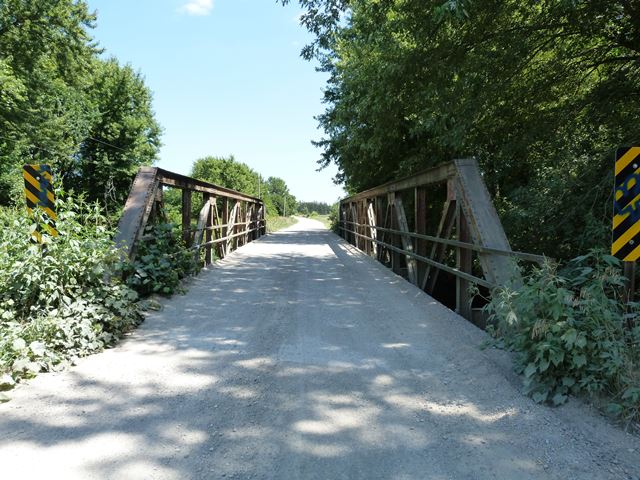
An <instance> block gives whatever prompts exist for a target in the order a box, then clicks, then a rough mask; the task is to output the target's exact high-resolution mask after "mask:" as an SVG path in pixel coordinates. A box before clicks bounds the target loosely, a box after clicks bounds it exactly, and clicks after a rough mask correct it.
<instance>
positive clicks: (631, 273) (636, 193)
mask: <svg viewBox="0 0 640 480" xmlns="http://www.w3.org/2000/svg"><path fill="white" fill-rule="evenodd" d="M614 185H615V186H614V196H613V228H612V233H611V255H614V256H615V257H617V258H619V259H620V260H622V261H623V262H624V276H625V278H626V285H625V290H624V301H625V302H626V303H629V302H632V301H633V296H634V293H635V276H636V260H638V258H639V257H640V147H639V146H633V147H624V148H619V149H618V150H616V162H615V181H614ZM627 322H628V326H629V327H631V326H632V319H631V318H627Z"/></svg>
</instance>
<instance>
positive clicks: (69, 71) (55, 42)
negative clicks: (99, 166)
mask: <svg viewBox="0 0 640 480" xmlns="http://www.w3.org/2000/svg"><path fill="white" fill-rule="evenodd" d="M94 21H95V15H93V14H91V13H89V12H88V10H87V6H86V4H85V3H84V2H74V1H71V0H42V1H38V2H32V1H28V0H4V1H3V2H0V77H1V80H2V82H0V99H2V101H3V103H2V107H3V108H1V109H0V165H1V166H0V203H5V204H6V203H8V202H9V201H10V196H11V190H12V188H11V185H12V184H15V183H16V182H17V179H18V178H19V168H20V165H21V164H22V163H50V164H53V165H54V166H55V165H57V163H58V162H59V161H60V160H63V159H67V158H69V157H70V156H71V155H73V154H74V153H76V151H77V146H78V144H79V143H80V141H81V140H82V138H83V131H84V130H86V128H87V125H88V121H89V118H88V117H89V116H90V115H88V114H87V113H86V109H85V108H84V104H85V95H84V92H85V91H86V89H87V87H88V85H89V79H90V66H91V64H92V60H93V58H94V57H95V56H96V55H97V53H98V50H97V48H96V47H95V45H94V44H93V42H92V40H91V38H90V36H89V34H88V28H91V27H92V26H93V23H94Z"/></svg>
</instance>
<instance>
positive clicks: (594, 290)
mask: <svg viewBox="0 0 640 480" xmlns="http://www.w3.org/2000/svg"><path fill="white" fill-rule="evenodd" d="M620 267H621V266H620V262H619V261H618V260H617V259H616V258H614V257H612V256H609V255H606V254H604V253H602V252H597V251H593V252H591V253H589V254H588V255H583V256H580V257H577V258H575V259H573V260H571V261H570V262H568V264H567V265H566V266H565V267H564V268H562V269H559V267H558V266H557V265H555V264H553V263H551V262H547V263H545V264H544V265H542V266H541V267H540V268H535V269H534V270H532V271H531V272H530V273H528V274H526V275H524V276H523V284H522V286H521V287H519V288H512V287H508V288H499V289H497V290H495V291H494V292H493V298H492V301H491V302H490V303H489V305H488V310H489V312H490V314H491V315H490V326H489V329H488V330H489V332H490V333H492V334H493V336H494V337H495V338H496V339H497V342H498V343H499V344H500V345H503V346H504V347H506V348H509V349H511V350H513V351H515V352H517V357H516V358H517V360H516V368H517V370H518V372H520V373H522V374H523V375H524V386H525V390H526V392H527V393H528V394H529V395H531V396H532V398H533V399H534V400H535V401H536V402H550V403H552V404H555V405H559V404H562V403H564V402H565V401H566V400H567V398H568V395H570V394H573V395H589V396H591V397H593V398H597V399H598V400H602V399H604V400H605V402H606V404H607V409H608V411H609V412H611V413H613V414H615V415H618V416H619V417H621V418H622V419H624V420H625V421H626V422H628V423H636V422H638V421H639V420H640V373H639V371H638V367H639V366H640V325H639V324H638V323H637V321H636V323H633V320H632V319H633V318H634V317H635V315H636V314H637V313H638V311H639V305H638V304H637V303H632V304H628V305H625V303H624V302H623V300H622V288H623V285H624V278H623V276H622V274H621V268H620Z"/></svg>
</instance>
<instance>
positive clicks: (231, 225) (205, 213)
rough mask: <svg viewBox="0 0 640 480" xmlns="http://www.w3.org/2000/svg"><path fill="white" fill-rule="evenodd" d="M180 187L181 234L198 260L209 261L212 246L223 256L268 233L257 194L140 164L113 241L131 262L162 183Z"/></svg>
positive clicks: (156, 210) (154, 212)
mask: <svg viewBox="0 0 640 480" xmlns="http://www.w3.org/2000/svg"><path fill="white" fill-rule="evenodd" d="M165 186H167V187H173V188H178V189H180V190H182V238H183V240H184V242H185V244H186V245H187V246H188V247H190V248H192V249H193V251H194V255H195V257H196V259H197V260H198V261H200V259H201V251H202V249H204V259H203V260H204V264H205V265H209V264H211V261H212V258H213V255H212V250H213V249H215V253H216V255H217V256H218V258H224V257H225V256H226V255H227V254H228V253H229V252H232V251H233V250H235V249H236V248H238V247H240V246H242V245H244V244H246V243H248V242H250V241H252V240H255V239H256V238H259V237H260V236H262V235H264V234H265V233H266V221H265V206H264V202H263V201H262V200H260V199H259V198H256V197H251V196H249V195H245V194H243V193H240V192H237V191H235V190H231V189H229V188H224V187H221V186H219V185H214V184H212V183H208V182H203V181H201V180H197V179H195V178H191V177H187V176H184V175H180V174H177V173H173V172H169V171H167V170H163V169H161V168H156V167H141V168H140V170H139V171H138V174H137V175H136V177H135V180H134V181H133V185H132V187H131V191H130V192H129V197H128V198H127V203H126V204H125V207H124V211H123V213H122V217H121V218H120V223H119V224H118V233H117V235H116V244H117V245H118V246H120V247H122V249H123V254H124V255H126V256H128V257H129V259H130V260H133V259H134V258H135V255H136V244H137V242H138V241H139V240H140V239H141V238H142V237H143V235H144V230H145V226H146V225H147V223H148V222H149V220H150V219H151V218H153V217H154V216H155V215H158V214H160V213H161V212H162V205H163V200H162V197H163V187H165ZM194 192H198V193H200V194H201V195H202V197H201V198H202V206H201V208H200V213H199V215H198V218H197V223H196V224H195V225H192V218H191V216H192V213H191V212H192V202H193V193H194Z"/></svg>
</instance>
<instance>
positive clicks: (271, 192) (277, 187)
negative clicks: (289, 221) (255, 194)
mask: <svg viewBox="0 0 640 480" xmlns="http://www.w3.org/2000/svg"><path fill="white" fill-rule="evenodd" d="M265 199H268V200H269V202H270V203H271V204H272V205H273V206H274V207H275V210H276V213H277V214H278V215H285V214H286V215H287V216H288V215H292V214H294V213H296V212H297V211H298V202H297V201H296V197H294V196H293V195H292V194H291V193H290V192H289V187H288V186H287V184H286V182H285V181H284V180H283V179H281V178H279V177H269V178H268V179H267V181H266V183H265ZM268 211H269V210H268Z"/></svg>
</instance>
